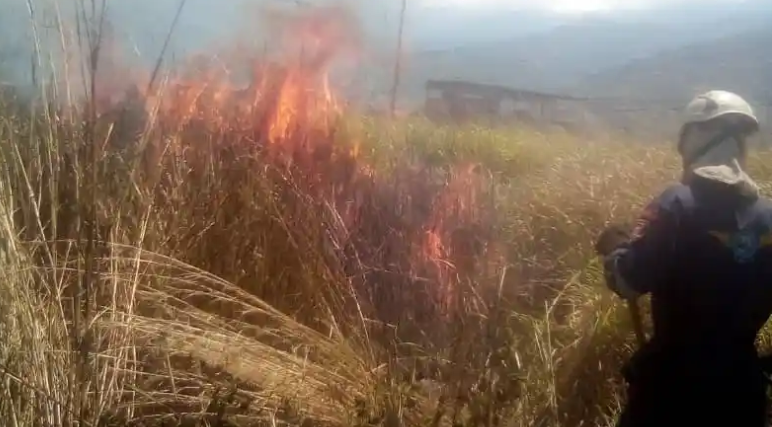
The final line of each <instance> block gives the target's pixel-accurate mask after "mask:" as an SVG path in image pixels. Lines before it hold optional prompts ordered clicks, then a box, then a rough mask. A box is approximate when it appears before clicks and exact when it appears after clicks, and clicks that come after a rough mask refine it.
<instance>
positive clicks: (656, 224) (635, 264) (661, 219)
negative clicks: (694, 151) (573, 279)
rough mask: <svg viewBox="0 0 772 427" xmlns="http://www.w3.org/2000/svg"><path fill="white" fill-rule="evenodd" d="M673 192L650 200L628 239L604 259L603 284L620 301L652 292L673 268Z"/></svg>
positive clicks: (676, 203)
mask: <svg viewBox="0 0 772 427" xmlns="http://www.w3.org/2000/svg"><path fill="white" fill-rule="evenodd" d="M675 193H676V190H675V189H668V190H666V191H665V192H663V193H662V194H661V195H660V196H658V197H657V198H655V199H654V200H652V201H651V202H650V203H649V204H648V205H647V206H646V207H645V208H644V210H643V212H642V213H641V214H640V215H639V217H638V220H637V221H636V224H635V227H634V228H633V231H632V233H631V234H630V239H629V240H628V241H626V242H624V243H622V244H621V245H619V246H618V247H617V248H616V249H615V250H614V251H613V252H612V253H611V254H609V255H608V256H607V257H606V258H605V259H604V270H605V275H606V283H607V284H608V286H609V288H611V290H612V291H614V292H616V293H617V294H619V295H620V296H622V297H623V298H628V299H632V298H635V297H637V296H640V295H642V294H645V293H648V292H651V291H652V290H653V289H654V287H655V286H657V285H658V284H660V283H662V282H663V281H664V280H665V279H666V278H667V275H668V273H669V271H670V268H671V266H672V264H671V260H672V259H673V256H672V255H673V252H674V250H675V237H676V235H677V228H678V225H679V222H680V214H681V209H680V203H679V200H678V197H677V194H675Z"/></svg>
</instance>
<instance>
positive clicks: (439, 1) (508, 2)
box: [419, 0, 746, 13]
mask: <svg viewBox="0 0 772 427" xmlns="http://www.w3.org/2000/svg"><path fill="white" fill-rule="evenodd" d="M419 1H423V3H425V4H430V5H433V6H435V5H436V6H440V5H447V6H451V5H452V6H458V7H476V8H477V7H485V6H487V7H512V8H543V9H550V10H554V11H559V12H567V13H570V12H597V11H604V10H614V9H620V8H625V9H638V8H648V7H656V6H661V5H672V4H674V3H685V2H692V3H694V2H697V1H699V2H701V3H711V2H713V3H715V2H721V3H743V2H746V0H419Z"/></svg>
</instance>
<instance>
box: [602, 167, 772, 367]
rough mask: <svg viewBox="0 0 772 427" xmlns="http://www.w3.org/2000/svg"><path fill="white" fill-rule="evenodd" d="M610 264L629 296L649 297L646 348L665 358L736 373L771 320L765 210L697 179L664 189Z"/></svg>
mask: <svg viewBox="0 0 772 427" xmlns="http://www.w3.org/2000/svg"><path fill="white" fill-rule="evenodd" d="M612 264H613V265H615V266H616V267H615V270H616V272H617V274H618V275H619V276H620V277H621V278H622V279H623V281H624V282H625V283H626V285H627V286H628V287H629V288H632V289H633V290H634V291H636V292H637V293H639V294H645V293H651V297H652V317H653V323H654V335H653V338H652V344H651V345H652V346H654V347H656V348H658V349H660V350H661V351H662V352H666V353H668V354H669V355H670V356H671V358H678V357H679V356H681V357H683V358H690V357H693V356H696V355H698V354H699V364H700V365H703V367H708V366H710V367H711V369H713V370H714V371H715V368H717V367H719V366H726V368H727V369H732V366H734V367H735V368H736V367H737V365H736V363H741V361H746V360H749V359H748V358H750V357H751V356H753V357H755V355H756V353H755V348H754V341H755V338H756V335H757V333H758V332H759V330H760V329H761V328H762V326H763V325H764V323H765V322H766V321H767V319H768V318H769V316H770V313H772V203H770V202H769V201H768V200H766V199H764V198H760V197H748V196H747V195H743V194H741V193H740V192H738V191H737V189H736V187H733V186H729V185H727V184H723V183H720V182H717V181H711V180H707V179H702V178H699V177H697V178H695V179H692V180H691V181H690V182H689V184H676V185H672V186H670V187H669V188H667V189H666V190H665V191H664V192H663V193H662V194H661V195H659V196H658V197H657V198H656V199H654V200H653V201H652V202H651V203H650V204H649V205H648V206H647V207H646V209H645V211H644V214H643V215H641V218H640V219H639V222H638V224H637V226H636V228H635V230H634V232H633V236H632V239H631V241H630V242H628V243H625V244H624V245H623V246H622V247H621V249H620V250H617V251H615V252H614V253H613V254H612V255H611V256H610V257H608V258H607V260H606V265H607V268H611V267H610V266H611V265H612ZM690 360H692V359H690ZM690 363H694V361H693V360H692V362H690Z"/></svg>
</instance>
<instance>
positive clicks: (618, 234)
mask: <svg viewBox="0 0 772 427" xmlns="http://www.w3.org/2000/svg"><path fill="white" fill-rule="evenodd" d="M628 240H630V227H629V226H628V225H626V224H614V225H610V226H608V227H606V228H605V229H604V230H603V231H602V232H601V233H600V236H598V240H597V241H596V242H595V253H597V254H598V255H600V256H602V257H606V256H608V255H610V254H611V252H613V251H614V250H615V249H617V248H618V247H619V246H620V245H622V244H623V243H626V242H627V241H628Z"/></svg>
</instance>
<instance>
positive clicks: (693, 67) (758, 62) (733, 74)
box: [576, 28, 772, 102]
mask: <svg viewBox="0 0 772 427" xmlns="http://www.w3.org/2000/svg"><path fill="white" fill-rule="evenodd" d="M770 46H772V28H765V29H761V30H757V31H753V32H749V33H745V34H740V35H734V36H729V37H725V38H722V39H719V40H714V41H711V42H702V43H698V44H694V45H690V46H686V47H682V48H678V49H673V50H669V51H666V52H663V53H660V54H658V55H656V56H653V57H650V58H645V59H641V60H637V61H632V62H630V63H628V64H625V65H624V66H621V67H617V68H613V69H608V70H605V71H602V72H599V73H597V74H594V75H591V76H588V77H586V78H584V79H583V80H582V81H581V82H580V84H579V85H577V87H576V90H577V91H578V92H582V93H585V94H595V95H603V96H615V97H622V96H623V97H632V98H649V99H663V98H670V99H673V98H676V99H677V98H682V97H688V96H691V95H693V94H694V92H695V91H701V90H706V89H708V88H714V87H715V88H724V89H728V90H734V91H737V92H740V93H742V94H744V96H747V97H749V98H756V99H758V100H765V101H767V102H768V101H772V58H770V57H769V56H768V55H766V54H765V52H768V51H769V48H770Z"/></svg>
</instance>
